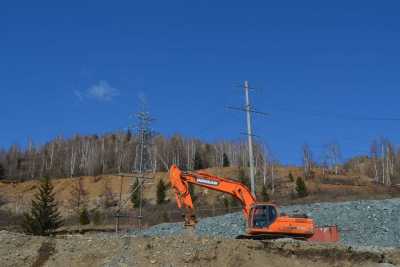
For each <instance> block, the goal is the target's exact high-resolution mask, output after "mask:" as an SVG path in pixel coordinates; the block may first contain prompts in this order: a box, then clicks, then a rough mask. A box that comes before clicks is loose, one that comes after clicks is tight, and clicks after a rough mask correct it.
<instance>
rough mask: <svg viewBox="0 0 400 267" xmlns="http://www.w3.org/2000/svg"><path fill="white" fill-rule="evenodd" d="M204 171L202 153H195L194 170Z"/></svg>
mask: <svg viewBox="0 0 400 267" xmlns="http://www.w3.org/2000/svg"><path fill="white" fill-rule="evenodd" d="M201 169H204V164H203V160H202V159H201V156H200V153H199V152H198V151H196V153H194V170H201Z"/></svg>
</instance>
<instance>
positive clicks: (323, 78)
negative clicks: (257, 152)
mask: <svg viewBox="0 0 400 267" xmlns="http://www.w3.org/2000/svg"><path fill="white" fill-rule="evenodd" d="M399 8H400V3H398V1H379V2H378V1H330V2H327V1H113V2H112V1H64V2H63V3H61V1H2V2H1V3H0V100H1V104H0V125H1V126H0V146H1V147H5V148H7V147H8V146H10V144H12V143H18V144H20V145H24V144H25V143H26V140H27V138H28V137H31V138H33V140H35V141H36V142H37V143H44V142H45V141H47V140H49V139H51V138H53V137H55V136H57V135H64V136H71V135H72V134H74V133H81V134H87V133H104V132H110V131H113V130H117V129H121V128H125V127H126V126H127V125H129V124H132V123H133V121H132V120H131V119H130V117H129V116H130V115H131V114H132V113H134V112H136V111H137V110H138V102H139V101H138V98H139V96H140V95H144V96H145V97H146V99H147V102H148V104H149V108H150V111H151V113H152V114H153V116H154V117H155V118H156V119H157V120H156V122H155V123H154V129H155V130H157V131H159V132H162V133H164V134H167V135H171V134H173V133H181V134H184V135H187V136H196V137H200V138H203V139H206V140H210V141H215V140H220V139H237V138H243V136H241V135H240V132H242V131H244V129H245V121H244V114H242V113H240V112H235V111H230V110H228V109H226V106H230V105H233V106H240V105H242V104H243V92H242V91H241V90H240V88H238V87H237V85H238V84H239V83H240V82H242V81H243V80H245V79H247V80H249V82H250V84H251V85H252V86H253V87H255V88H257V90H255V91H254V92H252V94H251V97H252V102H253V103H254V105H255V107H256V108H257V109H258V110H261V111H264V112H268V113H270V114H271V115H270V116H269V117H256V118H255V120H254V124H255V125H254V128H255V129H254V131H255V133H256V134H257V135H259V136H260V141H263V142H266V143H268V145H269V146H270V147H271V149H272V151H273V152H274V154H275V155H276V157H277V158H278V159H279V160H281V161H282V162H285V163H299V161H300V147H301V145H302V144H303V143H305V142H307V143H308V144H309V145H310V146H311V148H312V149H313V150H314V154H315V156H316V157H317V158H318V156H319V155H320V153H321V152H322V151H321V150H322V148H323V146H324V145H325V144H327V143H329V142H338V143H339V144H340V145H341V148H342V152H343V155H344V157H350V156H352V155H355V154H359V153H367V152H368V147H369V144H370V142H371V140H372V139H373V138H376V137H379V136H386V137H388V138H390V139H391V140H392V141H393V142H394V143H396V144H398V143H400V136H399V135H398V132H399V129H400V121H396V120H394V121H381V120H357V118H372V117H373V118H375V117H378V118H387V117H390V118H392V117H393V118H400V111H399V110H398V102H399V101H398V100H399V96H400V92H399V89H400V75H399V73H400V49H399V47H400V18H399V16H398V10H399ZM345 118H356V119H355V120H348V119H345Z"/></svg>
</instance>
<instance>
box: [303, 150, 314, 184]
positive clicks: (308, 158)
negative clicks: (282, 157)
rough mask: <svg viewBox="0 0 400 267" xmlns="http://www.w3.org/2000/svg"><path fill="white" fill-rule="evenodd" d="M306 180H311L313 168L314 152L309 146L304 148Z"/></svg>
mask: <svg viewBox="0 0 400 267" xmlns="http://www.w3.org/2000/svg"><path fill="white" fill-rule="evenodd" d="M302 156H303V157H302V159H303V171H304V178H310V176H311V173H312V168H313V157H312V152H311V149H310V147H309V146H308V144H304V145H303V146H302Z"/></svg>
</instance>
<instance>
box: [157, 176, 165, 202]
mask: <svg viewBox="0 0 400 267" xmlns="http://www.w3.org/2000/svg"><path fill="white" fill-rule="evenodd" d="M166 191H167V186H166V185H165V183H164V181H163V180H162V179H160V181H159V182H158V184H157V204H162V203H164V202H165V196H166Z"/></svg>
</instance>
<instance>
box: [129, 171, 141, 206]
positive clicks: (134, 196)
mask: <svg viewBox="0 0 400 267" xmlns="http://www.w3.org/2000/svg"><path fill="white" fill-rule="evenodd" d="M139 190H140V188H139V179H137V178H136V181H135V182H134V183H133V185H132V187H131V203H132V206H133V207H134V208H137V207H139V204H140V203H139V202H140V191H139Z"/></svg>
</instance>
